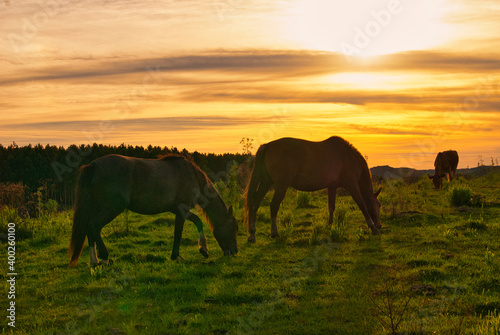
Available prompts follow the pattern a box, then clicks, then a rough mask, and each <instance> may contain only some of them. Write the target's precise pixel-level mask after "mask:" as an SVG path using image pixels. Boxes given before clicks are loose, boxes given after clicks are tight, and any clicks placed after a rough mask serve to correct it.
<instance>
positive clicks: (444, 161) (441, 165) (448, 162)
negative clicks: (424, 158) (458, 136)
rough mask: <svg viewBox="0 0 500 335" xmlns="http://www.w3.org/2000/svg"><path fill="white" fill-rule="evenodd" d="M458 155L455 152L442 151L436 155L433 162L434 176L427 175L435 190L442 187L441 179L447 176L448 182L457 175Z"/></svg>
mask: <svg viewBox="0 0 500 335" xmlns="http://www.w3.org/2000/svg"><path fill="white" fill-rule="evenodd" d="M457 166H458V153H457V152H456V151H455V150H448V151H443V152H440V153H438V154H437V156H436V160H435V161H434V169H435V170H434V175H433V176H431V175H427V176H428V178H429V179H432V183H433V184H434V187H435V188H436V190H440V189H441V188H442V187H443V178H444V177H445V176H446V175H448V181H452V180H453V177H456V175H457Z"/></svg>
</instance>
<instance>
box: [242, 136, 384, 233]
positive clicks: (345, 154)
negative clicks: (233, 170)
mask: <svg viewBox="0 0 500 335" xmlns="http://www.w3.org/2000/svg"><path fill="white" fill-rule="evenodd" d="M272 186H274V190H275V192H274V196H273V198H272V200H271V237H277V236H278V229H277V227H276V216H277V214H278V210H279V206H280V204H281V202H282V201H283V198H284V197H285V194H286V191H287V189H288V187H293V188H295V189H297V190H299V191H317V190H321V189H325V188H327V189H328V209H329V218H328V222H329V224H332V222H333V211H334V210H335V197H336V191H337V188H338V187H343V188H345V189H346V190H347V191H348V192H349V193H350V194H351V196H352V197H353V199H354V201H356V203H357V205H358V206H359V208H360V209H361V211H362V212H363V215H364V216H365V219H366V223H367V224H368V226H369V227H370V228H371V230H372V233H373V234H374V235H378V234H380V231H379V229H380V228H381V224H380V202H379V201H378V199H377V196H378V195H379V194H380V191H381V190H382V189H379V190H378V191H377V192H376V193H373V187H372V180H371V173H370V170H369V169H368V165H367V163H366V161H365V159H364V158H363V156H362V155H361V154H360V153H359V151H358V150H356V149H355V148H354V147H353V146H352V145H351V144H350V143H349V142H347V141H346V140H344V139H342V138H340V137H337V136H333V137H330V138H329V139H326V140H324V141H322V142H311V141H306V140H301V139H296V138H281V139H279V140H276V141H272V142H269V143H267V144H263V145H261V146H260V148H259V150H258V151H257V154H256V157H255V165H254V168H253V171H252V177H251V178H250V182H249V183H248V186H247V194H246V223H247V225H248V233H249V236H248V241H249V242H254V241H255V220H256V214H257V210H258V208H259V205H260V203H261V201H262V199H263V198H264V196H265V195H266V193H267V192H268V191H269V190H270V189H271V187H272Z"/></svg>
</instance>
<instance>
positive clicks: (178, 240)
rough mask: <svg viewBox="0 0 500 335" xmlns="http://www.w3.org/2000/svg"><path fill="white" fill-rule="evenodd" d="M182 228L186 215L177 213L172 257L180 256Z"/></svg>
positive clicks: (173, 258) (174, 258)
mask: <svg viewBox="0 0 500 335" xmlns="http://www.w3.org/2000/svg"><path fill="white" fill-rule="evenodd" d="M182 229H184V215H182V214H180V213H177V214H176V215H175V228H174V247H173V249H172V255H171V256H170V259H172V260H174V261H175V260H176V259H177V258H178V257H179V247H180V245H181V238H182Z"/></svg>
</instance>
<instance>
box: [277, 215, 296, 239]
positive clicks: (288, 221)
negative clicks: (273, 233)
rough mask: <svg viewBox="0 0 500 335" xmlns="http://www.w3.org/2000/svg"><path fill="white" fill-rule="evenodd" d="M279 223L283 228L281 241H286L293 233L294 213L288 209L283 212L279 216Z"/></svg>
mask: <svg viewBox="0 0 500 335" xmlns="http://www.w3.org/2000/svg"><path fill="white" fill-rule="evenodd" d="M279 223H280V226H281V227H282V228H281V231H280V236H279V238H278V240H279V241H282V242H286V240H288V238H289V237H290V236H292V233H293V215H292V212H290V211H288V212H285V213H283V214H282V215H281V216H280V218H279Z"/></svg>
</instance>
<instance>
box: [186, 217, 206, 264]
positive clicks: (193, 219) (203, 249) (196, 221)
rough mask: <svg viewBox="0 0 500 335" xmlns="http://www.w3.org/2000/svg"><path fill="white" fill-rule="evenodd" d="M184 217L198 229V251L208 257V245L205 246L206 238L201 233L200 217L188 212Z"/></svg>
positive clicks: (201, 223)
mask: <svg viewBox="0 0 500 335" xmlns="http://www.w3.org/2000/svg"><path fill="white" fill-rule="evenodd" d="M186 219H187V220H189V221H191V222H193V223H194V225H195V226H196V229H197V230H198V234H199V235H200V237H199V238H198V248H199V251H200V254H202V255H203V256H204V257H205V258H207V257H208V247H207V239H206V237H205V234H204V233H203V222H201V220H200V218H199V217H198V216H196V215H195V214H193V213H191V212H189V213H188V215H187V216H186Z"/></svg>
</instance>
